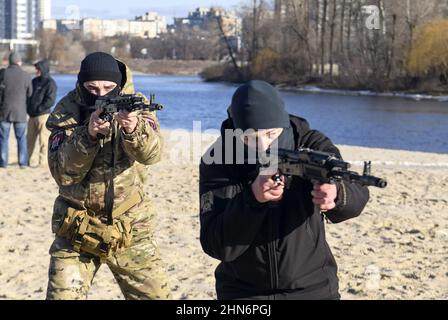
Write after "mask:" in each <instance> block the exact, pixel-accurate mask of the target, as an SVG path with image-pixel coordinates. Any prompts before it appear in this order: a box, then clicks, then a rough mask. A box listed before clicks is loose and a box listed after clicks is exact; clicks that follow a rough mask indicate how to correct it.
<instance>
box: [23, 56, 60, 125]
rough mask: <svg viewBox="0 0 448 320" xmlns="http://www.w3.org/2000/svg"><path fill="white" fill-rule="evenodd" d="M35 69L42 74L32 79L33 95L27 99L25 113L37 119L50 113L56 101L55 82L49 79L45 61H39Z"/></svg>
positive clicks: (48, 70)
mask: <svg viewBox="0 0 448 320" xmlns="http://www.w3.org/2000/svg"><path fill="white" fill-rule="evenodd" d="M36 67H38V68H39V70H40V71H41V72H42V75H41V76H40V77H36V78H34V79H33V81H32V84H33V95H32V96H31V97H30V98H29V99H28V103H27V113H28V115H29V116H30V117H37V116H41V115H44V114H48V113H50V112H51V107H52V106H53V105H54V103H55V100H56V90H57V86H56V82H55V81H54V80H53V78H51V77H50V74H49V72H50V68H49V65H48V62H47V61H41V62H39V63H37V64H36Z"/></svg>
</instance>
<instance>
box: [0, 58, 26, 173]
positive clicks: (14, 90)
mask: <svg viewBox="0 0 448 320" xmlns="http://www.w3.org/2000/svg"><path fill="white" fill-rule="evenodd" d="M21 64H22V59H21V57H20V55H19V54H18V53H16V52H12V53H11V54H10V55H9V66H8V68H6V70H5V71H4V72H3V85H4V89H2V91H3V99H2V103H1V105H0V168H6V167H7V166H8V142H9V141H8V138H9V130H10V128H11V124H13V126H14V133H15V136H16V140H17V146H18V148H17V149H18V157H19V161H18V162H19V166H20V168H26V167H27V166H28V154H27V146H26V121H27V116H26V101H27V99H28V98H29V97H30V96H31V94H32V92H33V88H32V86H31V78H30V76H29V75H28V74H27V73H26V72H25V71H23V70H22V68H21V67H20V66H21Z"/></svg>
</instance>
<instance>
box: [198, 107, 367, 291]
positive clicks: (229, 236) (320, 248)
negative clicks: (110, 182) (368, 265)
mask: <svg viewBox="0 0 448 320" xmlns="http://www.w3.org/2000/svg"><path fill="white" fill-rule="evenodd" d="M290 122H291V125H292V128H293V132H294V139H295V146H296V148H298V147H299V146H301V147H306V148H311V149H315V150H320V151H325V152H331V153H334V154H336V155H337V156H339V157H340V152H339V150H338V149H337V148H336V146H334V145H333V143H332V142H331V141H330V139H328V138H327V137H326V136H324V135H323V134H322V133H320V132H319V131H316V130H311V129H310V128H309V125H308V123H307V121H306V120H305V119H302V118H299V117H295V116H290ZM232 127H233V126H232V121H231V119H228V120H226V121H225V122H224V123H223V125H222V129H221V131H222V135H221V138H220V140H224V130H225V129H232ZM218 142H219V141H218ZM218 142H217V143H218ZM222 145H223V146H224V145H225V142H223V144H222ZM212 149H213V148H211V149H209V151H208V152H209V153H210V154H209V155H213V151H212ZM223 154H224V150H223ZM257 175H258V169H257V167H256V166H255V165H228V164H206V163H205V161H204V157H203V159H202V161H201V165H200V190H199V191H200V209H201V214H200V222H201V231H200V241H201V245H202V248H203V250H204V251H205V252H206V253H207V254H208V255H210V256H211V257H213V258H215V259H218V260H221V263H220V264H219V266H218V267H217V269H216V271H215V277H216V291H217V296H218V299H339V298H340V295H339V292H338V278H337V266H336V261H335V259H334V257H333V255H332V253H331V250H330V248H329V246H328V244H327V242H326V240H325V229H324V219H323V216H322V215H321V214H320V212H318V210H314V205H313V203H312V196H311V191H312V188H313V186H312V184H311V182H309V181H305V180H303V179H300V178H298V177H292V179H291V181H290V184H289V186H288V187H287V188H286V189H285V192H284V197H283V199H282V200H281V201H280V202H279V203H277V204H273V203H266V204H261V203H259V202H258V201H257V200H256V199H255V197H254V195H253V193H252V190H251V184H252V182H253V180H254V179H255V178H256V176H257ZM337 189H338V196H337V200H336V208H335V209H333V210H331V211H328V212H327V213H326V217H327V218H328V219H329V220H330V221H331V222H333V223H339V222H342V221H345V220H347V219H350V218H354V217H356V216H358V215H359V214H360V213H361V211H362V210H363V208H364V207H365V205H366V203H367V201H368V199H369V191H368V189H367V188H366V187H362V186H359V185H356V184H351V183H345V182H344V183H338V184H337Z"/></svg>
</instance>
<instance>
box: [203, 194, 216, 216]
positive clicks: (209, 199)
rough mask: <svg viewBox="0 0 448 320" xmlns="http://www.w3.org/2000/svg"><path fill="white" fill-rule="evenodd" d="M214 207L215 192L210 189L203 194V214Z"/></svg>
mask: <svg viewBox="0 0 448 320" xmlns="http://www.w3.org/2000/svg"><path fill="white" fill-rule="evenodd" d="M212 209H213V192H212V191H209V192H207V193H204V194H203V195H202V196H201V214H204V213H206V212H209V211H212Z"/></svg>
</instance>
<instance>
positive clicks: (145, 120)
mask: <svg viewBox="0 0 448 320" xmlns="http://www.w3.org/2000/svg"><path fill="white" fill-rule="evenodd" d="M119 65H120V69H121V70H122V74H123V82H122V86H121V87H122V88H123V89H122V93H125V94H132V93H134V86H133V83H132V75H131V72H130V71H129V69H128V68H127V67H126V66H125V65H124V64H123V63H121V62H119ZM85 107H86V106H85V105H84V103H83V101H82V98H81V95H80V93H79V86H78V85H77V88H76V89H75V90H73V91H71V92H70V93H68V94H67V96H65V97H64V98H62V99H61V101H59V102H58V104H57V105H56V107H55V109H54V111H53V112H52V113H51V115H50V117H49V119H48V121H47V124H46V126H47V128H48V130H50V131H51V135H50V138H49V148H48V164H49V167H50V171H51V174H52V176H53V178H54V179H55V180H56V183H57V184H58V185H59V197H58V199H59V200H61V198H62V199H63V200H65V201H66V202H67V203H68V205H70V206H72V207H74V208H76V209H90V210H91V211H93V212H95V214H99V215H101V214H105V201H106V189H107V183H108V180H109V179H110V177H111V175H112V174H111V172H113V171H114V172H115V174H114V207H113V208H114V209H116V208H117V207H118V206H120V204H121V203H123V201H124V200H125V199H127V198H128V197H130V196H132V195H133V194H135V193H136V192H140V193H141V194H143V184H144V182H145V179H146V172H147V170H146V168H145V166H147V165H151V164H154V163H156V162H158V161H159V160H160V156H161V149H162V137H161V135H160V127H159V123H158V120H157V118H156V116H155V113H149V112H148V113H140V114H139V116H138V118H139V119H138V124H137V128H136V129H135V131H134V132H133V133H132V134H126V133H125V132H124V130H122V129H121V128H120V127H119V125H118V124H117V123H116V121H113V126H114V127H115V130H116V131H115V132H116V135H115V136H116V137H115V143H116V147H115V161H114V162H115V169H114V170H113V171H112V167H113V166H112V162H113V161H112V159H113V158H112V149H113V148H112V143H111V136H112V135H111V134H109V136H107V137H106V138H105V139H104V140H100V139H98V140H94V139H92V138H91V137H90V135H89V133H88V122H89V118H90V117H89V115H88V114H86V112H85V111H83V110H85V109H86V108H85ZM111 131H112V130H111Z"/></svg>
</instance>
